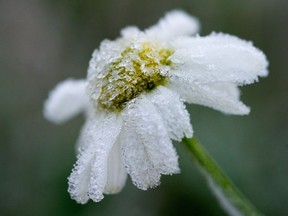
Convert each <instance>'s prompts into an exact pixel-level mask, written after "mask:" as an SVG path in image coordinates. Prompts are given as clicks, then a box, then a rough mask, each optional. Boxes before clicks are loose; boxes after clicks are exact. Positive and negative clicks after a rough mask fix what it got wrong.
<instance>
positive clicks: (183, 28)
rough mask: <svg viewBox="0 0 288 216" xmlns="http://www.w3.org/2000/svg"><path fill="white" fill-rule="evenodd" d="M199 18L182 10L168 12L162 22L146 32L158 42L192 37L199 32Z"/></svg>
mask: <svg viewBox="0 0 288 216" xmlns="http://www.w3.org/2000/svg"><path fill="white" fill-rule="evenodd" d="M199 28H200V25H199V21H198V20H197V18H195V17H192V16H190V15H188V14H186V13H185V12H183V11H180V10H173V11H170V12H168V13H167V14H166V15H165V16H164V17H163V18H162V19H160V21H159V22H158V23H157V24H156V25H154V26H152V27H150V28H149V29H147V30H146V31H145V32H146V33H147V34H148V35H150V36H153V37H155V38H157V39H158V40H160V41H161V40H164V41H165V40H169V39H171V38H174V37H178V36H184V35H192V34H196V33H197V32H198V31H199Z"/></svg>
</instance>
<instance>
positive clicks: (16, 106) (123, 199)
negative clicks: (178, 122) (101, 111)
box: [0, 0, 288, 216]
mask: <svg viewBox="0 0 288 216" xmlns="http://www.w3.org/2000/svg"><path fill="white" fill-rule="evenodd" d="M174 8H178V9H183V10H185V11H187V12H188V13H190V14H193V15H194V16H196V17H198V18H199V19H200V21H201V24H202V30H201V35H207V34H209V33H210V32H211V31H216V32H226V33H230V34H233V35H237V36H239V37H241V38H243V39H247V40H252V41H253V42H254V44H255V45H256V46H257V47H259V48H260V49H262V50H263V51H264V52H265V53H266V54H267V57H268V59H269V62H270V66H269V70H270V75H269V77H268V78H265V79H261V80H260V82H259V83H256V84H254V85H251V86H246V87H243V88H242V92H243V94H242V99H243V101H244V102H245V103H246V104H248V105H249V106H250V107H251V108H252V112H251V114H250V115H249V116H245V117H238V116H227V115H223V114H222V113H219V112H216V111H213V110H211V109H208V108H204V107H200V106H196V105H189V106H188V108H189V110H190V113H191V121H192V122H193V126H194V130H195V135H196V136H197V137H198V138H199V139H200V140H201V141H202V143H203V144H204V145H205V146H206V148H207V149H208V150H209V152H210V153H211V154H212V155H213V157H214V158H215V159H216V160H217V161H218V163H219V164H220V165H221V166H222V168H223V169H224V170H225V172H226V173H227V174H228V175H229V176H230V178H231V179H232V180H233V181H234V182H235V183H236V185H238V187H239V188H240V189H241V190H242V191H243V193H244V194H245V195H246V196H247V197H249V199H250V200H251V201H252V202H253V203H254V204H255V205H256V206H257V207H258V208H259V209H261V211H263V212H265V213H266V214H267V215H273V216H274V215H280V216H282V215H283V216H284V215H287V214H288V213H287V212H288V186H287V182H288V100H287V98H288V97H287V95H288V85H287V82H288V73H287V56H288V46H287V45H288V43H287V39H288V12H287V11H288V1H287V0H242V1H238V0H166V1H165V0H146V1H143V0H142V1H139V0H0V75H1V77H0V99H1V100H0V101H1V105H0V135H1V136H0V142H1V153H0V162H1V164H0V166H1V174H0V215H3V216H4V215H5V216H6V215H7V216H8V215H32V216H34V215H101V216H102V215H104V216H106V215H140V216H141V215H143V216H144V215H168V216H169V215H196V216H202V215H203V216H206V215H207V216H210V215H211V216H213V215H225V213H224V212H223V211H222V209H221V208H220V207H219V206H218V204H217V201H216V199H215V198H214V197H213V196H212V195H211V193H210V191H209V189H208V188H207V185H206V182H205V180H204V179H203V177H202V176H201V175H200V174H199V171H198V170H197V168H196V167H195V165H194V163H193V162H191V158H190V155H189V154H188V153H187V152H186V151H185V149H184V147H183V146H182V145H181V144H179V143H175V146H176V148H177V151H178V153H179V155H180V158H179V161H180V166H181V169H182V172H181V174H179V175H174V176H163V177H162V181H161V182H162V183H161V186H159V187H157V188H155V189H151V190H148V191H141V190H138V189H137V188H136V187H135V186H133V185H132V183H131V181H130V180H129V181H128V182H127V185H126V187H125V188H124V190H123V191H122V192H121V193H120V194H117V195H113V196H106V197H105V199H104V200H103V201H101V202H100V203H93V202H91V201H90V202H89V203H88V204H86V205H78V204H76V203H75V202H74V201H73V200H71V199H70V196H69V194H68V192H67V176H68V175H69V174H70V171H71V168H72V166H73V164H74V162H75V151H74V150H75V149H74V144H75V142H76V139H77V136H78V134H79V129H80V128H81V125H82V124H83V121H84V119H83V117H82V116H78V117H77V118H75V119H73V120H71V121H70V122H68V123H66V124H64V125H60V126H56V125H53V124H51V123H49V122H47V121H45V119H43V116H42V108H43V101H44V100H45V98H46V97H47V94H48V92H49V90H50V89H52V88H53V87H54V86H55V84H57V83H58V82H59V81H62V80H64V79H66V78H68V77H75V78H83V77H85V76H86V69H87V66H88V61H89V60H90V56H91V53H92V51H93V50H94V49H95V48H97V47H98V46H99V43H100V41H101V40H103V39H104V38H109V39H114V38H116V37H118V35H119V31H120V30H121V28H123V27H125V26H127V25H137V26H139V27H140V28H142V29H143V28H147V27H149V26H150V25H152V24H154V23H155V22H156V21H157V20H158V19H159V18H160V17H161V16H162V15H163V14H164V13H165V12H166V11H168V10H171V9H174Z"/></svg>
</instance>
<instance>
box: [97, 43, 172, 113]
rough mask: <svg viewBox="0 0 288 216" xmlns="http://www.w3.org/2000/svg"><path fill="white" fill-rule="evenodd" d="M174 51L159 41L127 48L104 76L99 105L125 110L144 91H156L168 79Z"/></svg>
mask: <svg viewBox="0 0 288 216" xmlns="http://www.w3.org/2000/svg"><path fill="white" fill-rule="evenodd" d="M172 54H173V51H172V50H171V49H168V48H162V47H159V46H158V45H157V44H152V43H143V44H142V45H141V47H140V48H131V47H129V48H127V49H125V50H124V51H123V52H122V53H121V57H120V58H118V59H117V60H115V61H114V62H112V63H111V64H110V65H109V72H108V73H107V74H106V76H105V77H104V78H103V85H102V88H101V91H100V96H99V98H98V104H99V105H100V106H101V107H102V108H105V109H108V110H111V111H116V110H122V109H123V108H124V107H125V104H126V103H127V102H129V101H131V100H132V99H134V98H135V97H137V96H138V95H139V94H141V93H142V92H145V91H146V92H147V91H151V90H153V89H154V88H155V87H156V86H158V85H164V84H165V83H166V81H167V72H168V70H169V69H170V66H171V65H172V62H171V61H170V60H169V57H170V56H171V55H172Z"/></svg>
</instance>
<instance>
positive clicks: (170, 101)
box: [147, 86, 193, 141]
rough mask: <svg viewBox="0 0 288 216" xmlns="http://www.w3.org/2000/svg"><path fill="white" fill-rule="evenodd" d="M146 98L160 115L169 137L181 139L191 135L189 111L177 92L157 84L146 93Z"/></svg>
mask: <svg viewBox="0 0 288 216" xmlns="http://www.w3.org/2000/svg"><path fill="white" fill-rule="evenodd" d="M147 98H148V99H149V100H150V101H151V102H152V103H153V104H154V105H155V107H156V109H157V110H158V113H159V114H160V115H161V117H162V119H163V122H164V123H165V126H166V128H167V130H168V132H169V136H170V138H171V139H174V140H177V141H181V139H182V138H183V137H184V136H186V137H192V135H193V130H192V126H191V124H190V118H189V113H188V112H187V110H186V108H185V105H184V104H183V101H182V100H181V99H180V97H179V95H178V94H177V93H175V92H173V91H171V90H169V89H168V88H166V87H163V86H159V87H157V89H155V90H153V91H152V92H151V93H150V94H148V95H147Z"/></svg>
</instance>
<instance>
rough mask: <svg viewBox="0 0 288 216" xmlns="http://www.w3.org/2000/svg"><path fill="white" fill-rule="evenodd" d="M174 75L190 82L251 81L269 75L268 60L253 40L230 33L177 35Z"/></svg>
mask: <svg viewBox="0 0 288 216" xmlns="http://www.w3.org/2000/svg"><path fill="white" fill-rule="evenodd" d="M172 44H173V45H174V47H175V50H176V51H175V52H174V54H173V55H172V56H171V61H172V62H173V63H174V65H173V68H174V71H173V73H171V76H175V77H181V78H183V79H187V80H190V81H191V82H199V83H207V82H234V83H237V84H241V85H242V84H250V83H253V82H254V81H257V80H258V76H266V75H267V73H268V72H267V66H268V62H267V59H266V57H265V55H264V54H263V52H262V51H260V50H259V49H257V48H255V47H254V46H253V45H252V43H251V42H247V41H245V40H241V39H239V38H237V37H235V36H230V35H227V34H221V33H220V34H215V33H213V34H211V35H209V36H206V37H194V38H188V37H185V38H178V39H176V40H175V41H174V42H173V43H172Z"/></svg>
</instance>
